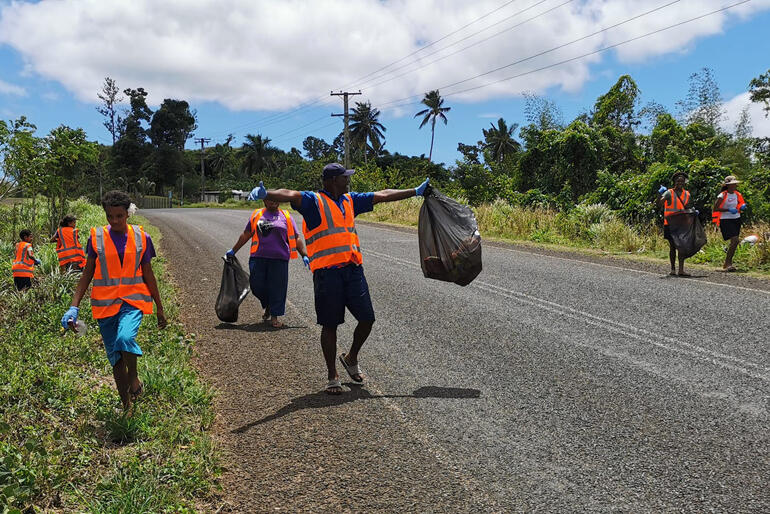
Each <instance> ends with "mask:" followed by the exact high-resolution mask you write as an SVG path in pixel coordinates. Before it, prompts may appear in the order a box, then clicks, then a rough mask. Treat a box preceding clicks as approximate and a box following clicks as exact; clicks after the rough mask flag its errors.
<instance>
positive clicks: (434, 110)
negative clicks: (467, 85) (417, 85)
mask: <svg viewBox="0 0 770 514" xmlns="http://www.w3.org/2000/svg"><path fill="white" fill-rule="evenodd" d="M422 103H423V104H424V105H425V106H426V107H427V109H423V110H422V111H420V112H418V113H417V114H415V115H414V117H415V118H417V117H418V116H424V118H423V119H422V123H420V128H423V127H424V126H425V125H426V124H427V123H428V122H429V121H430V122H431V124H430V153H429V154H428V160H429V161H430V160H432V159H433V138H434V136H435V135H436V118H439V119H441V120H443V121H444V125H446V124H447V119H446V116H445V115H444V113H445V112H449V110H450V109H451V107H442V105H444V99H443V98H441V95H440V94H439V92H438V89H434V90H433V91H428V92H427V93H425V98H423V99H422Z"/></svg>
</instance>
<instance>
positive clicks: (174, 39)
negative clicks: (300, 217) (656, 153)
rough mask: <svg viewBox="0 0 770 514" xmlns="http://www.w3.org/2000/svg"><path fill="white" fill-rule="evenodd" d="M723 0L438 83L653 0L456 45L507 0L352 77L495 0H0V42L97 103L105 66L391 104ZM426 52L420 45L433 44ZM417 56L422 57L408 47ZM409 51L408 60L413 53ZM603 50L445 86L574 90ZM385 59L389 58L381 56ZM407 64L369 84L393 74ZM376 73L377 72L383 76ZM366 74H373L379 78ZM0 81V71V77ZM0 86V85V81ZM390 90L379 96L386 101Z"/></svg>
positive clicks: (478, 93) (229, 102)
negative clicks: (350, 94) (358, 92)
mask: <svg viewBox="0 0 770 514" xmlns="http://www.w3.org/2000/svg"><path fill="white" fill-rule="evenodd" d="M723 2H724V0H700V1H698V2H690V1H685V2H679V3H675V4H673V5H671V6H669V7H666V8H665V9H663V10H661V11H659V12H656V13H653V14H650V15H649V16H647V17H644V18H640V19H638V20H635V21H633V22H630V23H627V24H624V25H622V26H619V27H617V28H614V29H612V30H610V31H608V32H606V33H602V34H598V35H596V36H593V37H591V38H588V39H586V40H583V41H580V42H578V43H575V44H573V45H569V46H567V47H565V48H562V49H560V50H557V51H555V52H551V53H548V54H545V55H542V56H540V57H537V58H534V59H531V60H528V61H526V62H523V63H521V64H519V65H516V66H511V67H509V68H507V69H504V70H500V71H498V72H495V73H492V74H489V75H487V76H485V77H481V78H478V79H475V80H470V81H467V82H463V83H460V84H456V85H454V86H451V87H449V84H453V83H456V82H459V81H463V80H465V79H467V78H468V77H472V76H474V75H478V74H481V73H484V72H487V71H489V70H491V69H493V68H495V67H499V66H502V65H505V64H507V63H511V62H513V61H516V60H519V59H523V58H526V57H529V56H532V55H534V54H537V53H539V52H543V51H544V50H548V49H550V48H553V47H555V46H558V45H561V44H563V43H566V42H569V41H572V40H574V39H577V38H579V37H581V36H584V35H587V34H590V33H592V32H594V31H596V30H598V29H600V28H603V27H607V26H610V25H613V24H615V23H617V22H618V21H622V20H625V19H628V18H630V17H632V16H634V15H636V14H639V13H642V12H645V11H648V10H650V9H653V8H655V7H657V6H659V5H661V4H662V3H664V2H661V0H583V1H578V2H573V3H570V4H567V5H565V6H563V7H560V8H557V9H555V10H553V11H551V12H548V13H546V14H544V15H542V16H540V17H537V18H536V19H533V20H531V21H529V22H527V23H525V24H524V25H522V26H520V27H517V28H514V29H512V30H511V31H508V32H505V33H503V34H501V35H499V36H496V37H492V38H491V39H489V40H488V41H486V42H483V43H481V44H479V45H477V46H474V47H473V48H470V49H468V50H466V51H463V52H459V53H457V54H456V55H452V56H451V57H448V58H446V59H443V60H441V61H438V62H435V63H433V64H431V63H432V62H433V61H434V60H436V59H438V58H440V57H442V56H445V55H447V54H449V53H450V52H453V51H455V50H457V49H459V48H462V47H464V46H467V45H470V44H472V43H475V42H477V41H479V40H480V39H481V38H487V37H490V36H492V35H493V34H494V33H495V32H498V31H500V30H503V29H505V28H508V27H511V26H512V25H514V24H516V23H521V22H522V21H524V20H526V19H527V18H530V17H532V16H535V15H537V14H539V13H543V12H544V11H546V10H547V9H551V8H552V7H554V6H556V5H558V4H559V3H560V2H548V3H544V4H542V5H537V6H536V7H533V8H531V9H529V10H527V11H526V12H524V13H522V14H520V15H518V16H515V17H513V18H511V19H510V20H507V21H505V22H503V23H500V24H499V25H497V26H495V27H493V28H490V29H489V30H484V31H482V32H479V33H478V34H477V35H476V36H474V37H470V38H468V39H467V40H465V41H462V42H460V43H458V44H457V45H454V46H451V47H449V45H451V44H452V43H455V42H458V40H460V39H461V38H464V37H466V36H468V35H471V34H473V33H474V32H477V31H480V30H481V29H483V28H485V27H488V26H490V25H492V24H493V23H497V22H498V21H500V20H503V19H504V18H506V17H509V16H511V15H513V14H514V13H516V12H517V11H521V10H523V9H526V8H527V7H531V6H533V5H535V3H536V2H535V1H534V0H531V1H530V2H529V3H527V4H524V3H523V2H522V3H521V5H520V3H519V2H514V3H512V4H510V5H508V6H506V7H505V8H503V9H501V10H500V11H497V12H496V13H494V14H493V15H491V16H489V17H487V18H484V19H483V20H482V21H480V22H479V23H475V24H473V25H471V26H470V27H468V28H465V29H463V30H462V31H460V32H459V33H458V34H456V35H453V36H451V37H449V38H447V39H445V40H443V41H441V42H439V43H438V44H436V45H434V46H432V47H430V48H428V49H426V50H424V51H422V52H420V53H419V54H417V55H415V56H412V57H410V58H408V59H406V60H404V61H402V62H400V63H398V65H397V66H399V67H402V66H403V68H401V69H399V70H398V71H394V73H392V74H390V75H384V74H383V72H380V73H377V74H374V75H372V76H370V77H368V78H367V79H364V80H359V79H360V78H362V77H363V76H365V75H367V73H369V72H371V71H374V70H377V69H378V68H381V67H383V66H386V65H388V64H390V63H392V62H393V61H395V60H397V59H400V58H401V57H403V56H405V55H409V54H410V53H412V52H414V51H415V50H417V49H418V48H419V47H420V45H421V44H425V42H429V41H435V40H437V39H439V38H441V37H443V36H444V35H446V34H447V33H449V32H451V31H453V30H457V29H459V28H461V27H463V26H464V25H465V24H467V23H468V22H469V21H471V20H474V19H476V18H479V17H480V16H482V15H484V14H485V13H488V12H490V11H492V10H493V9H495V8H497V7H499V6H500V1H499V0H477V1H475V2H467V1H465V0H421V1H413V0H382V1H380V0H355V1H353V0H284V1H281V2H277V1H275V0H223V1H220V2H211V1H204V0H167V1H164V2H157V1H152V0H133V1H130V2H129V1H111V2H104V1H98V0H87V1H86V0H41V1H39V2H36V3H18V2H12V3H10V4H6V5H4V6H2V7H0V43H6V44H8V45H10V46H12V47H13V48H15V49H16V50H17V51H18V52H20V53H21V55H22V56H23V58H24V60H25V70H27V72H31V73H35V74H38V75H40V76H42V77H44V78H46V79H53V80H56V81H58V82H60V83H61V84H62V85H63V86H64V87H65V88H67V89H68V90H70V91H72V92H73V93H74V94H75V95H76V96H77V97H78V98H79V99H81V100H83V101H87V102H96V101H97V99H96V93H97V90H98V89H99V88H100V86H101V83H102V82H103V79H104V77H105V76H111V77H113V78H114V79H116V80H117V82H118V85H119V86H120V87H122V88H126V87H144V88H145V89H146V90H147V91H149V93H150V102H151V103H154V104H157V103H159V102H160V101H161V100H162V99H163V98H166V97H174V98H184V99H187V100H190V101H193V102H202V101H213V102H219V103H221V104H223V105H225V106H226V107H228V108H230V109H233V110H241V109H268V110H281V109H287V108H292V107H296V106H297V105H299V104H301V103H303V102H309V101H313V100H315V99H316V98H321V99H322V101H324V102H329V103H333V104H334V105H337V104H338V103H339V102H338V99H337V98H329V97H327V96H326V94H328V92H329V91H330V90H332V89H335V90H336V89H339V88H341V87H346V88H349V89H358V88H362V89H363V90H364V93H365V96H364V97H363V98H364V99H367V98H369V99H371V100H372V101H373V103H374V104H375V105H377V106H382V107H381V108H383V109H392V112H394V113H397V112H400V111H399V109H398V102H397V100H399V99H402V98H406V97H410V96H412V95H422V93H424V92H425V91H427V90H429V89H435V88H437V87H440V88H442V90H441V92H442V94H444V95H447V94H451V93H453V92H458V91H461V90H464V89H467V88H471V87H474V86H478V85H484V84H486V83H489V82H491V81H494V80H499V79H502V78H505V77H509V76H512V75H516V74H521V73H526V72H527V71H531V70H534V69H537V68H542V67H544V66H548V65H549V64H553V63H557V62H559V61H563V60H566V59H570V58H572V57H575V56H577V55H580V54H584V53H588V52H592V51H595V50H597V49H599V48H601V47H603V46H606V45H611V44H614V43H617V42H620V41H623V40H626V39H629V38H632V37H635V36H637V35H640V34H643V33H645V32H650V31H652V30H655V29H658V28H661V27H664V26H667V25H671V24H673V23H676V22H677V21H681V20H685V19H688V18H692V17H694V16H697V15H699V14H703V13H705V12H708V11H711V10H714V9H717V8H719V7H721V6H723V5H725V4H724V3H723ZM763 9H770V0H754V1H752V2H750V3H747V4H744V5H742V6H739V7H737V8H735V10H734V11H730V12H728V13H723V14H720V15H715V16H712V17H709V18H705V19H703V20H700V21H698V22H694V23H689V24H686V25H682V26H680V27H678V28H676V29H673V30H668V31H665V32H663V33H661V34H658V35H655V36H653V37H649V38H645V39H644V40H642V41H640V42H635V43H632V44H629V45H628V46H622V47H619V48H618V49H617V50H616V51H617V56H618V58H619V59H620V60H621V61H622V62H630V61H639V60H645V59H651V58H653V57H655V56H658V55H661V54H666V53H671V52H682V51H687V49H688V48H690V47H691V46H692V45H694V44H695V42H696V41H697V39H698V38H702V37H706V36H710V35H714V34H718V33H720V32H722V31H723V30H724V29H725V27H726V26H727V25H728V24H729V23H735V22H739V21H741V20H743V19H745V18H747V17H748V16H750V15H751V14H752V13H754V12H757V11H759V10H763ZM444 47H448V48H446V50H442V51H440V52H438V53H436V54H435V55H432V56H427V54H429V53H431V52H433V51H435V50H439V49H442V48H444ZM419 57H421V58H419ZM418 58H419V59H418ZM601 59H602V54H594V55H592V56H590V57H588V58H585V59H581V60H577V61H572V62H569V63H567V64H564V65H560V66H556V67H553V68H549V69H545V70H542V71H538V72H536V73H530V74H526V75H523V76H522V77H520V78H516V79H513V80H509V81H504V82H500V83H497V84H494V85H490V86H489V87H485V88H482V89H476V90H473V91H467V92H464V93H462V94H459V95H458V96H456V97H454V98H455V99H459V100H463V101H481V100H486V99H489V98H493V97H506V96H511V95H520V94H521V92H522V91H525V90H528V91H535V92H542V91H544V90H545V89H546V88H551V87H560V88H562V89H564V90H567V91H577V90H579V89H580V88H581V87H582V85H583V83H584V82H585V81H586V80H588V79H589V78H590V76H591V68H590V65H591V64H592V63H597V62H599V61H600V60H601ZM391 70H392V69H391ZM409 70H417V72H416V73H409V74H406V75H404V76H403V77H400V78H398V79H394V80H392V81H390V82H387V83H384V84H381V85H379V86H378V85H376V83H377V82H381V81H382V80H385V79H387V78H390V77H392V76H394V75H398V74H402V73H405V72H407V71H409ZM380 76H382V77H380ZM377 77H380V78H379V79H378V78H377ZM0 87H2V84H0ZM0 91H1V89H0ZM389 102H391V104H390V105H388V103H389Z"/></svg>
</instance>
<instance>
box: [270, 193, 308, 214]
mask: <svg viewBox="0 0 770 514" xmlns="http://www.w3.org/2000/svg"><path fill="white" fill-rule="evenodd" d="M265 200H272V201H274V202H289V203H290V204H291V206H292V207H294V209H296V210H299V209H300V208H301V207H302V193H300V192H299V191H294V190H291V189H273V190H271V191H268V192H267V196H266V197H265Z"/></svg>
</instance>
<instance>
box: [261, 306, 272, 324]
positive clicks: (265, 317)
mask: <svg viewBox="0 0 770 514" xmlns="http://www.w3.org/2000/svg"><path fill="white" fill-rule="evenodd" d="M269 319H270V307H268V308H267V309H265V312H264V314H262V321H265V322H267V321H268V320H269Z"/></svg>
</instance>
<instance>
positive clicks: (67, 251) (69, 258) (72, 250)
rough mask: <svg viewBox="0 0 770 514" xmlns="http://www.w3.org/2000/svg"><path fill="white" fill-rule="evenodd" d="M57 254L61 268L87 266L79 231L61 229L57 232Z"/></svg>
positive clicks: (70, 228)
mask: <svg viewBox="0 0 770 514" xmlns="http://www.w3.org/2000/svg"><path fill="white" fill-rule="evenodd" d="M56 234H57V236H58V237H57V238H56V254H57V255H58V256H59V266H66V265H67V264H69V263H75V264H77V265H78V267H80V268H82V267H83V266H85V264H86V254H85V252H83V247H82V246H80V241H79V240H78V229H76V228H72V227H59V230H57V231H56Z"/></svg>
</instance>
